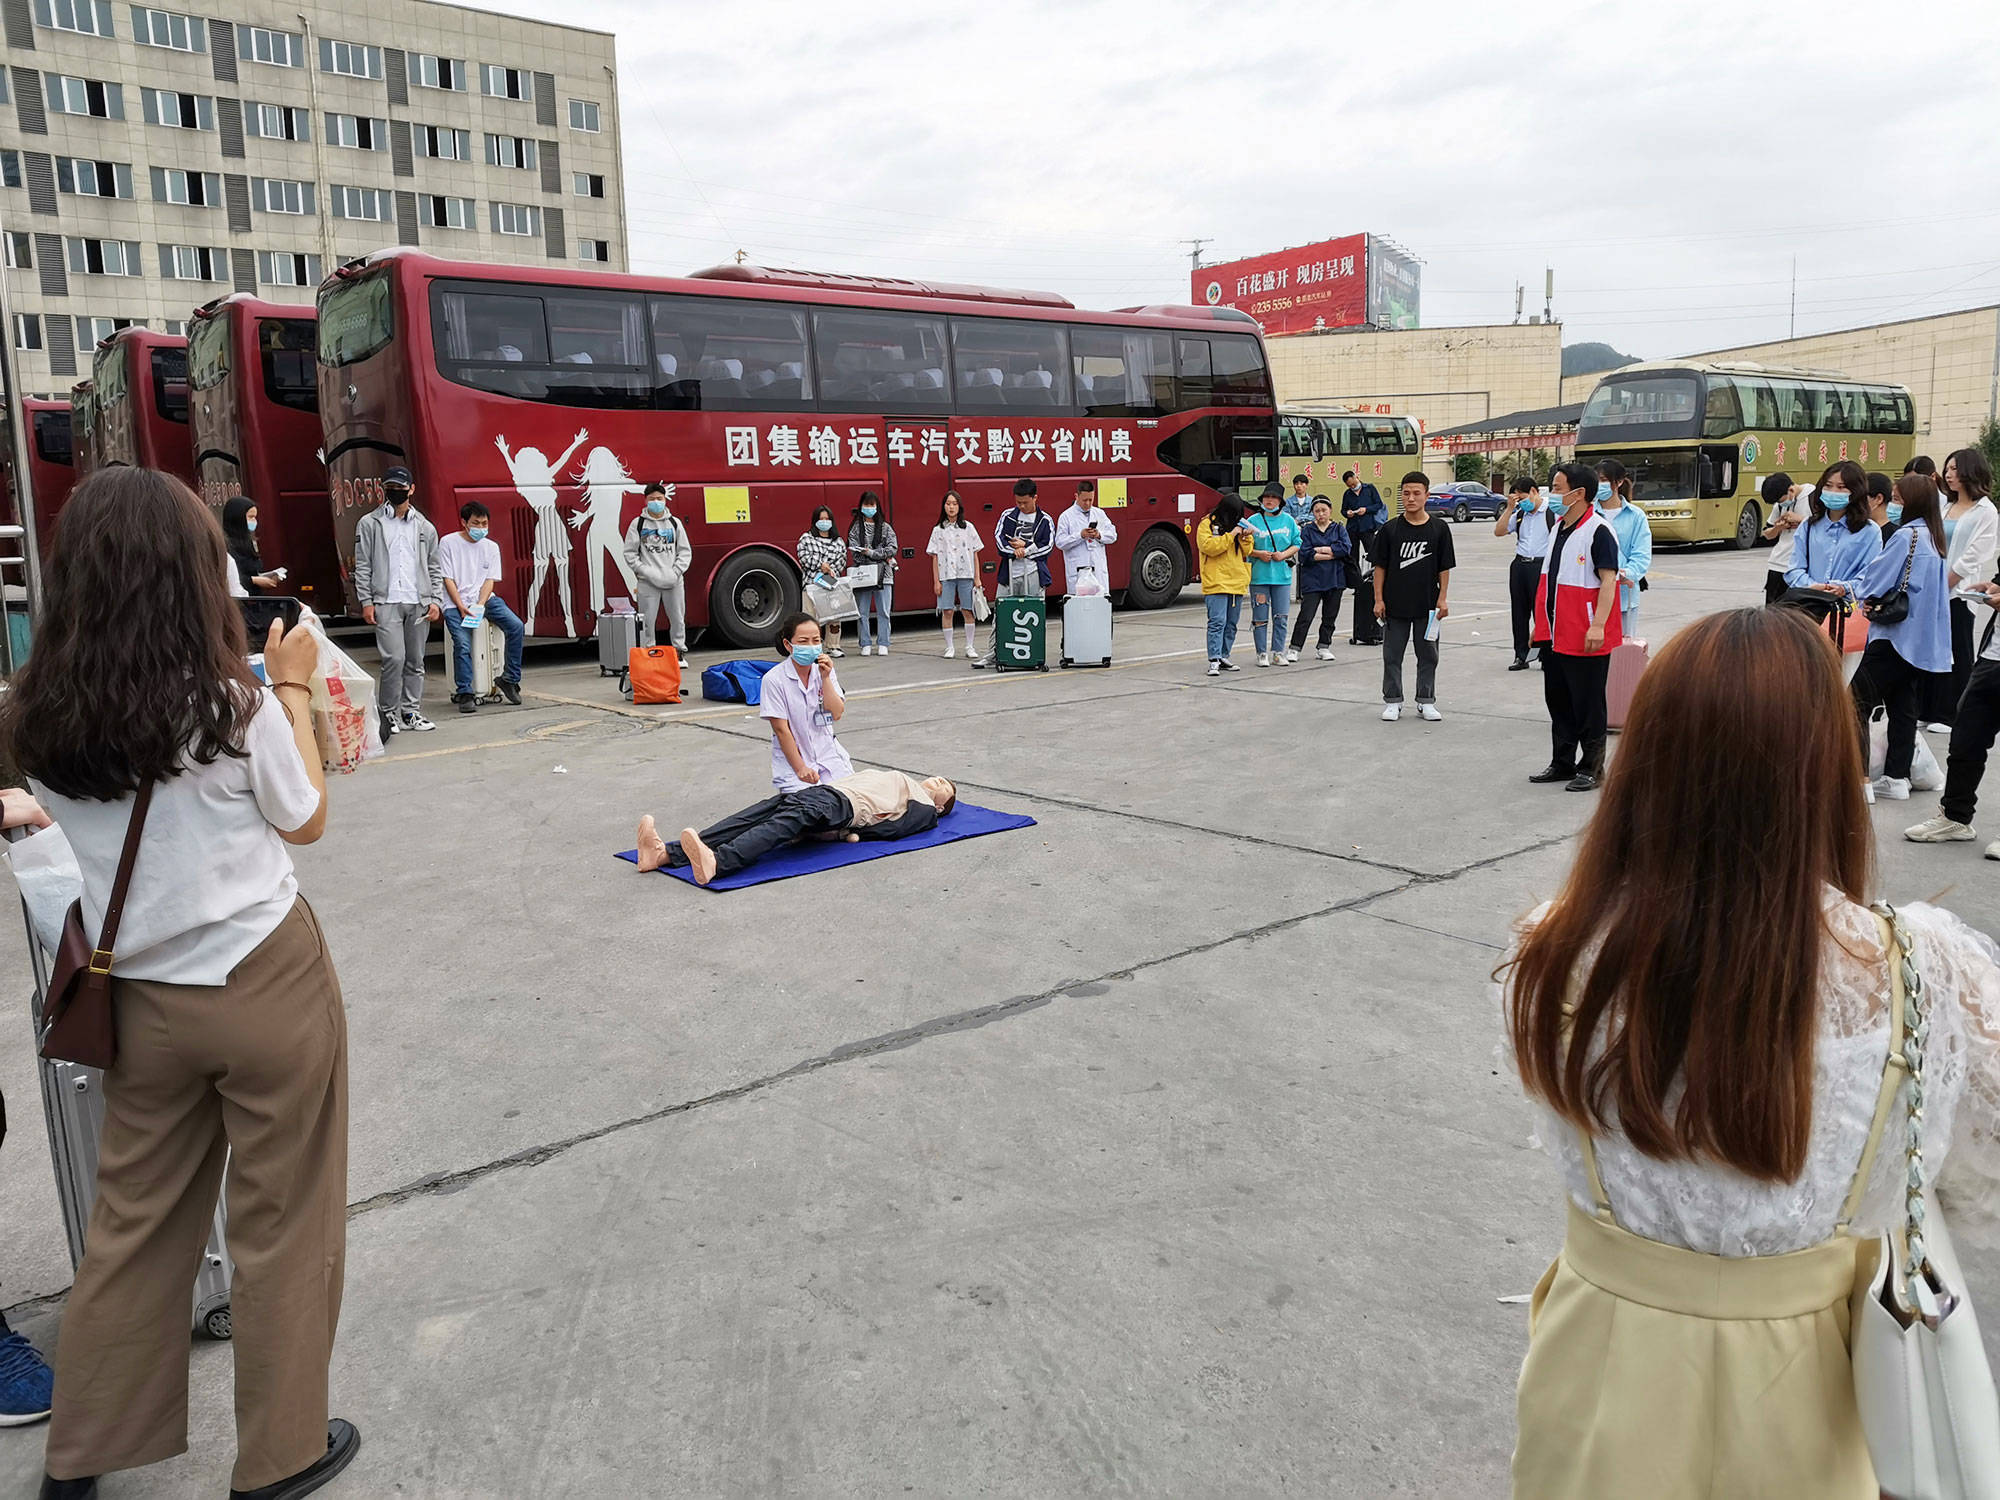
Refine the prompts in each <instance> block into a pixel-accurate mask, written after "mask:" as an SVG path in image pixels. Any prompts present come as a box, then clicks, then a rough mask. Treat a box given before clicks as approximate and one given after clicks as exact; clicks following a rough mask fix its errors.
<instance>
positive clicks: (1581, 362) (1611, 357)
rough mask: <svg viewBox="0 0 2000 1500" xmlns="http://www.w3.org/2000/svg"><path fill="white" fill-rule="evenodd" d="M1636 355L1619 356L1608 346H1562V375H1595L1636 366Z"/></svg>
mask: <svg viewBox="0 0 2000 1500" xmlns="http://www.w3.org/2000/svg"><path fill="white" fill-rule="evenodd" d="M1637 363H1639V357H1638V356H1637V355H1636V354H1620V353H1619V352H1618V351H1617V350H1616V349H1614V348H1612V347H1611V346H1610V345H1609V344H1564V345H1563V374H1564V375H1565V376H1570V375H1595V374H1596V373H1597V372H1598V371H1599V370H1615V369H1617V368H1618V367H1619V366H1620V365H1636V364H1637Z"/></svg>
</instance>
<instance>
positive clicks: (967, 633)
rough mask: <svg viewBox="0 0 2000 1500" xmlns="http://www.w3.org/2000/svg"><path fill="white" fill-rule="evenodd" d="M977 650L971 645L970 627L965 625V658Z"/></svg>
mask: <svg viewBox="0 0 2000 1500" xmlns="http://www.w3.org/2000/svg"><path fill="white" fill-rule="evenodd" d="M978 649H979V648H978V647H977V646H976V645H974V644H973V640H972V627H971V626H970V625H967V626H966V627H965V654H966V655H967V656H970V655H971V654H972V653H973V652H974V651H977V650H978Z"/></svg>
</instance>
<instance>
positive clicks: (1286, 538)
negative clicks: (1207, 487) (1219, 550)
mask: <svg viewBox="0 0 2000 1500" xmlns="http://www.w3.org/2000/svg"><path fill="white" fill-rule="evenodd" d="M1250 528H1251V533H1252V538H1253V539H1252V541H1251V543H1250V634H1251V635H1252V636H1253V637H1255V639H1256V642H1257V665H1258V666H1260V667H1268V666H1270V665H1271V663H1272V661H1273V660H1274V659H1275V660H1277V661H1297V660H1298V659H1299V653H1298V652H1296V651H1294V652H1292V653H1291V655H1289V656H1287V655H1286V654H1285V635H1286V632H1287V630H1288V629H1289V628H1290V626H1291V620H1292V569H1293V568H1294V567H1295V566H1297V563H1298V557H1299V545H1300V543H1301V542H1302V541H1303V540H1304V538H1303V537H1302V535H1301V534H1300V531H1299V523H1298V522H1296V521H1294V520H1293V519H1292V518H1291V517H1290V516H1288V515H1286V514H1285V491H1284V487H1283V486H1282V485H1280V484H1279V483H1278V482H1277V480H1275V479H1274V480H1272V481H1271V482H1270V483H1269V484H1267V485H1265V486H1264V493H1263V494H1262V495H1261V496H1260V497H1259V498H1258V501H1257V512H1256V514H1254V515H1253V516H1251V517H1250Z"/></svg>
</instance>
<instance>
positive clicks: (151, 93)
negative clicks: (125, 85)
mask: <svg viewBox="0 0 2000 1500" xmlns="http://www.w3.org/2000/svg"><path fill="white" fill-rule="evenodd" d="M139 102H140V103H141V104H142V105H143V106H144V108H145V112H146V123H147V124H148V125H165V126H169V127H170V128H172V129H175V130H213V129H215V101H214V100H213V99H211V98H209V97H208V96H207V95H206V94H182V93H176V92H175V91H174V90H172V89H141V90H139Z"/></svg>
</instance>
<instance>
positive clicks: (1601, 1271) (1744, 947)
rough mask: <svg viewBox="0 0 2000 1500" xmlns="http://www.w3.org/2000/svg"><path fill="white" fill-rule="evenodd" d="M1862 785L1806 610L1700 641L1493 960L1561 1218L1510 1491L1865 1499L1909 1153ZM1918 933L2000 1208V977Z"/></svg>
mask: <svg viewBox="0 0 2000 1500" xmlns="http://www.w3.org/2000/svg"><path fill="white" fill-rule="evenodd" d="M1860 761H1861V755H1860V749H1859V746H1858V744H1857V741H1856V739H1855V735H1854V728H1853V719H1852V717H1851V711H1850V708H1849V705H1848V699H1847V693H1846V689H1845V687H1844V686H1843V684H1842V682H1841V676H1840V663H1839V660H1838V656H1837V654H1836V651H1835V648H1834V646H1833V644H1832V642H1831V641H1829V640H1828V638H1827V637H1826V636H1825V635H1824V634H1823V633H1821V632H1820V631H1818V630H1816V629H1814V628H1813V626H1812V625H1811V624H1810V623H1809V622H1808V621H1807V620H1805V619H1804V618H1802V617H1801V616H1800V615H1799V613H1798V612H1797V611H1793V610H1780V609H1742V610H1733V611H1729V612H1727V613H1723V614H1717V615H1710V616H1708V617H1707V618H1705V619H1702V620H1697V621H1696V622H1695V623H1694V624H1692V625H1690V626H1688V627H1687V628H1686V629H1684V630H1682V631H1681V632H1680V633H1679V634H1678V635H1676V636H1675V637H1674V638H1673V639H1672V640H1671V641H1669V642H1668V643H1667V646H1666V648H1665V649H1664V650H1663V651H1661V652H1660V653H1659V655H1658V656H1657V657H1656V658H1655V659H1654V661H1653V663H1652V665H1651V666H1650V667H1648V668H1647V671H1646V674H1645V676H1644V677H1643V678H1642V679H1641V680H1640V684H1639V688H1638V692H1637V693H1636V695H1635V697H1634V699H1633V703H1632V711H1631V716H1630V718H1629V720H1628V721H1627V724H1626V730H1625V737H1624V740H1623V742H1622V748H1621V749H1620V751H1619V756H1618V760H1617V762H1616V764H1615V765H1614V766H1613V767H1612V770H1611V773H1610V777H1609V779H1608V781H1607V783H1606V786H1605V791H1604V794H1603V801H1602V802H1601V803H1600V804H1599V806H1598V809H1597V813H1596V816H1595V817H1594V818H1593V819H1592V820H1591V823H1590V826H1589V828H1588V829H1587V830H1586V831H1585V833H1584V835H1583V840H1582V844H1581V847H1580V848H1579V850H1578V852H1577V858H1576V863H1575V865H1574V866H1573V867H1572V869H1571V871H1570V873H1569V876H1568V878H1567V879H1566V880H1565V882H1564V883H1563V887H1562V890H1561V893H1560V894H1559V895H1558V896H1557V897H1556V898H1555V900H1554V901H1552V902H1550V903H1549V904H1548V905H1547V906H1545V907H1543V908H1542V909H1540V910H1538V911H1537V912H1535V913H1533V914H1532V915H1531V916H1530V917H1528V918H1527V919H1526V921H1525V922H1524V923H1523V927H1522V931H1521V934H1520V937H1519V940H1518V942H1517V944H1516V947H1515V950H1514V952H1513V953H1512V954H1511V955H1510V956H1509V958H1508V959H1507V960H1506V961H1505V962H1504V963H1503V964H1502V965H1501V968H1500V970H1499V977H1500V978H1501V979H1502V981H1503V983H1504V985H1505V996H1504V1003H1505V1017H1506V1033H1507V1040H1508V1044H1509V1046H1510V1048H1511V1051H1512V1056H1513V1059H1514V1063H1515V1066H1516V1067H1517V1068H1518V1070H1519V1072H1520V1076H1521V1079H1522V1083H1523V1086H1524V1088H1525V1090H1526V1092H1527V1094H1528V1096H1529V1098H1530V1099H1531V1100H1532V1101H1533V1102H1534V1104H1535V1105H1536V1106H1537V1111H1538V1115H1539V1120H1538V1124H1539V1127H1540V1129H1539V1135H1540V1139H1541V1141H1542V1144H1543V1145H1544V1147H1545V1149H1547V1150H1548V1151H1549V1153H1550V1155H1552V1156H1553V1157H1554V1158H1555V1160H1556V1163H1557V1165H1558V1167H1559V1168H1560V1170H1561V1173H1562V1177H1563V1183H1564V1188H1565V1190H1566V1193H1567V1197H1568V1200H1569V1202H1568V1230H1567V1234H1566V1237H1565V1240H1564V1244H1563V1250H1562V1254H1561V1256H1560V1257H1559V1258H1558V1259H1557V1260H1556V1262H1555V1263H1554V1264H1553V1265H1552V1266H1551V1267H1550V1268H1549V1271H1548V1273H1547V1274H1546V1275H1545V1276H1544V1277H1543V1278H1542V1281H1541V1284H1540V1285H1539V1286H1538V1287H1537V1288H1536V1291H1535V1296H1534V1303H1533V1322H1532V1324H1531V1328H1532V1332H1531V1334H1530V1339H1529V1348H1528V1356H1527V1360H1526V1362H1525V1363H1524V1365H1523V1366H1522V1370H1521V1381H1520V1390H1519V1396H1518V1416H1519V1442H1518V1445H1517V1447H1516V1449H1515V1453H1514V1493H1515V1495H1516V1496H1519V1497H1530V1496H1532V1497H1534V1500H1585V1497H1589V1500H1604V1497H1610V1496H1633V1497H1637V1496H1644V1497H1646V1500H1682V1497H1694V1496H1703V1497H1718V1500H1723V1497H1745V1500H1747V1497H1753V1496H1757V1497H1761V1496H1768V1495H1801V1496H1803V1495H1810V1496H1813V1497H1815V1500H1864V1497H1865V1500H1875V1497H1876V1494H1877V1489H1876V1483H1875V1475H1874V1471H1873V1468H1872V1467H1871V1464H1870V1461H1869V1457H1868V1450H1867V1446H1866V1443H1865V1442H1864V1440H1863V1438H1862V1434H1861V1428H1860V1421H1859V1415H1858V1413H1857V1410H1856V1407H1855V1397H1854V1384H1853V1376H1852V1372H1851V1370H1850V1367H1849V1362H1848V1346H1847V1337H1848V1296H1849V1292H1850V1291H1851V1289H1852V1287H1853V1286H1854V1284H1855V1280H1856V1276H1857V1274H1859V1273H1860V1272H1862V1271H1864V1270H1866V1269H1867V1268H1868V1267H1869V1266H1870V1265H1871V1264H1872V1260H1871V1259H1869V1257H1871V1256H1872V1253H1873V1252H1872V1246H1873V1244H1874V1241H1873V1240H1871V1239H1869V1238H1867V1236H1871V1235H1874V1234H1876V1233H1877V1232H1879V1231H1881V1230H1883V1229H1885V1228H1887V1227H1888V1226H1889V1225H1890V1224H1891V1222H1892V1221H1894V1220H1896V1219H1897V1217H1898V1210H1899V1208H1900V1206H1901V1202H1902V1192H1903V1177H1904V1162H1905V1153H1904V1140H1903V1137H1904V1129H1905V1127H1904V1124H1903V1119H1904V1116H1903V1113H1902V1111H1901V1110H1900V1109H1895V1110H1890V1111H1888V1112H1887V1113H1886V1117H1885V1118H1886V1125H1884V1123H1883V1120H1881V1119H1878V1117H1877V1110H1876V1105H1877V1096H1878V1093H1879V1092H1880V1088H1881V1084H1882V1081H1883V1079H1884V1076H1885V1070H1886V1069H1888V1068H1889V1053H1890V1045H1889V1037H1890V1012H1891V1005H1892V998H1891V976H1890V972H1889V963H1888V953H1889V949H1888V945H1887V942H1886V939H1885V932H1884V928H1883V924H1882V923H1881V922H1880V921H1879V919H1878V918H1876V917H1875V916H1874V915H1873V914H1872V913H1871V912H1870V911H1869V910H1868V908H1867V906H1866V905H1865V904H1864V903H1866V902H1867V901H1868V900H1869V898H1870V896H1871V894H1872V884H1873V871H1872V868H1871V861H1872V856H1873V850H1874V834H1873V830H1872V828H1871V827H1870V824H1869V822H1868V816H1867V812H1866V809H1865V806H1864V804H1863V801H1862V796H1861V765H1860ZM1901 915H1902V916H1903V918H1904V919H1905V922H1906V924H1907V926H1908V929H1909V931H1910V932H1911V933H1912V934H1913V947H1914V954H1913V957H1914V961H1915V963H1916V966H1917V968H1918V970H1919V972H1920V973H1921V974H1922V976H1923V980H1924V983H1925V986H1926V988H1927V989H1928V991H1929V993H1930V997H1931V1008H1930V1028H1931V1029H1930V1032H1929V1034H1928V1040H1927V1043H1926V1045H1925V1047H1924V1051H1923V1054H1922V1055H1923V1057H1924V1060H1925V1065H1926V1073H1925V1080H1926V1085H1925V1087H1926V1094H1925V1101H1924V1114H1925V1117H1926V1123H1925V1146H1924V1158H1923V1159H1924V1161H1925V1162H1926V1163H1927V1164H1930V1165H1932V1166H1935V1164H1937V1163H1938V1162H1940V1161H1942V1160H1944V1158H1945V1157H1946V1155H1947V1153H1948V1154H1949V1158H1950V1160H1949V1171H1950V1172H1951V1173H1952V1174H1954V1176H1955V1182H1963V1183H1966V1184H1969V1185H1971V1186H1973V1187H1975V1188H1978V1189H1982V1190H1987V1191H1990V1190H1992V1188H1993V1186H1994V1184H1995V1183H1996V1181H2000V1136H1996V1128H2000V950H1995V949H1994V947H1993V945H1992V944H1991V943H1990V942H1989V941H1988V940H1986V939H1985V938H1983V937H1981V936H1980V935H1978V934H1976V933H1974V932H1973V931H1972V930H1971V929H1970V928H1968V927H1966V926H1965V925H1964V924H1963V923H1961V922H1960V921H1959V920H1958V919H1957V918H1955V917H1953V916H1951V915H1950V914H1948V913H1946V912H1943V911H1939V910H1937V909H1935V908H1930V907H1924V906H1915V907H1909V908H1905V909H1903V911H1902V913H1901ZM1878 1132H1879V1133H1878ZM1871 1139H1874V1140H1877V1141H1878V1142H1879V1145H1878V1148H1877V1150H1876V1153H1875V1155H1874V1157H1873V1163H1872V1167H1871V1168H1870V1169H1869V1170H1867V1171H1865V1172H1863V1171H1861V1170H1860V1168H1861V1164H1862V1162H1863V1161H1864V1159H1865V1155H1864V1148H1865V1147H1866V1146H1867V1145H1868V1143H1869V1142H1870V1140H1871ZM1857 1179H1859V1180H1857Z"/></svg>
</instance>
